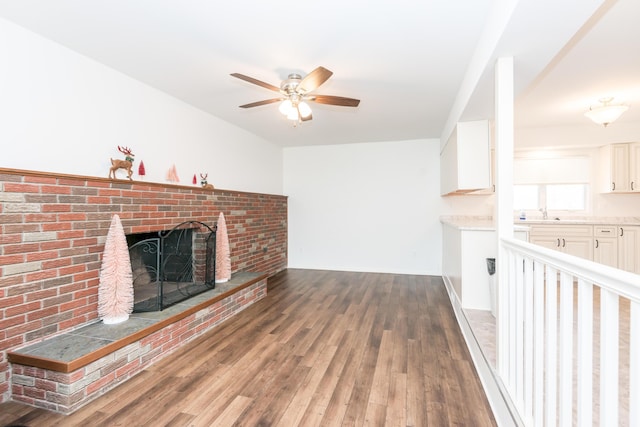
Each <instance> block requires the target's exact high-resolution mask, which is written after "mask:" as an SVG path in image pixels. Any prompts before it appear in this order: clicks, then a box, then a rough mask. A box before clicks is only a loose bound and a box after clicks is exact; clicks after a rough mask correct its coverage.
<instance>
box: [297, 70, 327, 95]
mask: <svg viewBox="0 0 640 427" xmlns="http://www.w3.org/2000/svg"><path fill="white" fill-rule="evenodd" d="M332 75H333V72H332V71H329V70H327V69H326V68H324V67H318V68H316V69H315V70H313V71H312V72H310V73H309V74H307V76H306V77H305V78H304V79H302V81H301V82H300V84H299V85H298V87H297V89H296V90H297V91H298V92H302V93H307V92H311V91H312V90H315V89H317V88H318V87H319V86H320V85H321V84H322V83H324V82H326V81H327V80H329V77H331V76H332Z"/></svg>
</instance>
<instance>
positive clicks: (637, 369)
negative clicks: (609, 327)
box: [629, 301, 640, 426]
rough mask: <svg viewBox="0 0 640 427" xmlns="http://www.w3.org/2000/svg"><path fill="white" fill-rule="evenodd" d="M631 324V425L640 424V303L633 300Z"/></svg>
mask: <svg viewBox="0 0 640 427" xmlns="http://www.w3.org/2000/svg"><path fill="white" fill-rule="evenodd" d="M630 312H631V313H630V316H631V319H630V322H629V323H630V324H629V425H630V426H638V425H640V303H638V302H636V301H631V307H630Z"/></svg>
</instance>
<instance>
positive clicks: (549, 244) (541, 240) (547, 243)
mask: <svg viewBox="0 0 640 427" xmlns="http://www.w3.org/2000/svg"><path fill="white" fill-rule="evenodd" d="M529 241H530V242H531V243H533V244H534V245H539V246H543V247H545V248H549V249H554V250H556V251H559V250H562V249H561V241H560V238H558V237H556V236H537V235H529Z"/></svg>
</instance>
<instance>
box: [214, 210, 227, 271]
mask: <svg viewBox="0 0 640 427" xmlns="http://www.w3.org/2000/svg"><path fill="white" fill-rule="evenodd" d="M230 279H231V252H230V251H229V234H228V233H227V223H226V221H225V220H224V214H223V213H222V212H220V215H218V229H217V232H216V283H224V282H228V281H229V280H230Z"/></svg>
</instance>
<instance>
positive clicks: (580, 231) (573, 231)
mask: <svg viewBox="0 0 640 427" xmlns="http://www.w3.org/2000/svg"><path fill="white" fill-rule="evenodd" d="M614 230H615V227H614ZM592 233H593V226H592V225H561V224H557V225H555V224H554V225H537V224H535V225H532V226H531V231H530V235H532V236H582V237H591V236H592V235H593V234H592ZM613 235H615V231H614V233H613Z"/></svg>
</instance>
